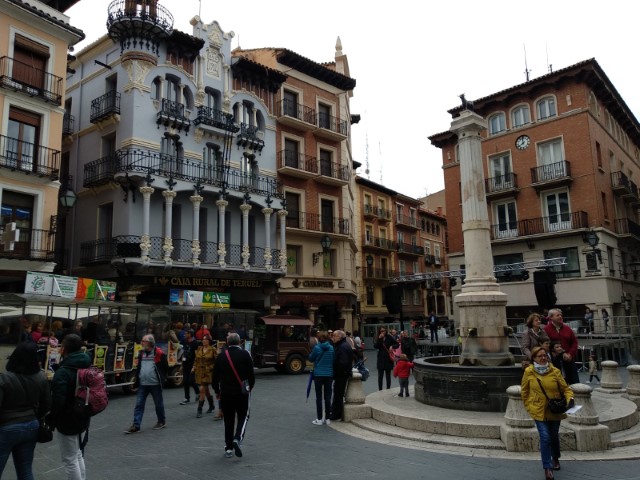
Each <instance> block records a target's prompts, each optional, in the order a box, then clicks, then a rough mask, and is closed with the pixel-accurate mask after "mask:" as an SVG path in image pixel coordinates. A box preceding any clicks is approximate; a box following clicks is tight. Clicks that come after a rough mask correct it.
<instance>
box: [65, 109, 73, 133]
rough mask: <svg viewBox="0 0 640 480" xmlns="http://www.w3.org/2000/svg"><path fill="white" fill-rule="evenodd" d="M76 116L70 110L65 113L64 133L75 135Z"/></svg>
mask: <svg viewBox="0 0 640 480" xmlns="http://www.w3.org/2000/svg"><path fill="white" fill-rule="evenodd" d="M74 123H75V118H74V117H73V115H71V114H70V113H68V112H65V113H64V117H63V119H62V135H73V132H74Z"/></svg>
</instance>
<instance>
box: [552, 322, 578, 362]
mask: <svg viewBox="0 0 640 480" xmlns="http://www.w3.org/2000/svg"><path fill="white" fill-rule="evenodd" d="M544 331H545V332H547V335H549V339H550V340H551V341H552V342H560V345H562V349H563V350H564V351H565V352H566V353H568V354H569V355H571V358H572V359H573V360H575V359H576V354H577V353H578V339H577V338H576V334H575V333H573V330H571V327H569V326H568V325H567V324H566V323H563V324H562V326H561V327H560V330H556V327H555V325H554V324H553V322H552V321H549V323H547V325H546V326H545V327H544Z"/></svg>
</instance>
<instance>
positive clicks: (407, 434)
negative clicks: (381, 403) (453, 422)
mask: <svg viewBox="0 0 640 480" xmlns="http://www.w3.org/2000/svg"><path fill="white" fill-rule="evenodd" d="M351 423H352V424H353V425H355V426H356V427H358V428H362V429H363V430H367V431H369V432H372V433H375V434H378V435H382V436H386V437H395V438H402V439H405V440H413V441H417V442H423V443H429V444H435V445H446V446H452V447H453V446H455V447H467V448H481V449H486V450H505V446H504V443H502V441H501V440H499V439H495V438H474V437H461V436H455V435H443V434H439V433H428V432H420V431H417V430H409V429H406V428H401V427H397V426H394V425H389V424H387V423H382V422H378V421H376V420H373V419H370V418H362V419H354V420H353V421H352V422H351Z"/></svg>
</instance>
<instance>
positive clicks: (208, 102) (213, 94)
mask: <svg viewBox="0 0 640 480" xmlns="http://www.w3.org/2000/svg"><path fill="white" fill-rule="evenodd" d="M204 93H205V106H207V107H209V108H212V109H214V110H222V108H220V104H221V101H220V98H221V96H220V92H218V91H217V90H214V89H213V88H211V87H206V88H205V89H204Z"/></svg>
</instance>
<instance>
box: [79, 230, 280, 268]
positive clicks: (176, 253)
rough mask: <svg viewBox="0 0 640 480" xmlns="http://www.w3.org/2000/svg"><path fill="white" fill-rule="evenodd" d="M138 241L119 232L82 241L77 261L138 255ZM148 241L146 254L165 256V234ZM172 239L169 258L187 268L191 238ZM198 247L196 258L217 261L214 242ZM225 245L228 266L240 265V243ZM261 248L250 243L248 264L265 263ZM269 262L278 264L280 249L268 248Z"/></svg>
mask: <svg viewBox="0 0 640 480" xmlns="http://www.w3.org/2000/svg"><path fill="white" fill-rule="evenodd" d="M140 241H141V238H140V237H139V236H137V235H120V236H117V237H112V238H101V239H98V240H91V241H88V242H82V243H81V245H80V265H82V266H85V265H91V264H98V263H108V262H110V261H111V260H113V259H114V258H138V257H140V255H141V250H140ZM150 241H151V248H150V249H149V258H150V259H151V260H159V261H162V260H164V250H163V249H162V246H163V245H164V238H162V237H151V239H150ZM172 243H173V251H172V252H171V259H172V260H173V261H174V262H185V263H186V264H189V265H188V266H189V268H192V265H190V262H191V261H192V260H193V252H192V250H191V247H192V243H191V240H187V239H173V241H172ZM200 249H201V252H200V255H199V257H198V259H199V260H200V261H201V262H202V264H203V265H211V264H215V263H219V262H220V257H219V256H218V243H217V242H200ZM226 249H227V254H226V256H225V263H226V264H227V265H230V266H234V265H235V266H241V265H242V262H243V258H242V246H241V245H234V244H231V245H229V244H227V245H226ZM264 252H265V249H264V248H263V247H251V248H250V249H249V254H250V256H249V265H250V266H251V267H254V268H263V267H264V266H265V260H264ZM271 265H272V266H273V267H274V268H280V258H279V251H278V250H277V249H272V250H271Z"/></svg>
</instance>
